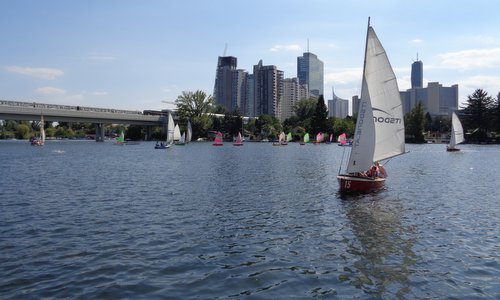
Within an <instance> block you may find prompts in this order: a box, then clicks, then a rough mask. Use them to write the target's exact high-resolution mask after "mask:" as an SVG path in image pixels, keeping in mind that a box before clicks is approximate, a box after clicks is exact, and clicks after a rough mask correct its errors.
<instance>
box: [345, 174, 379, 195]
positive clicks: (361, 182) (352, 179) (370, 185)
mask: <svg viewBox="0 0 500 300" xmlns="http://www.w3.org/2000/svg"><path fill="white" fill-rule="evenodd" d="M337 179H338V181H339V185H340V191H341V192H353V193H367V192H371V191H376V190H380V189H382V188H383V187H384V183H385V178H379V177H377V178H371V177H358V176H351V175H339V176H337Z"/></svg>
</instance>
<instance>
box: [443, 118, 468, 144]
mask: <svg viewBox="0 0 500 300" xmlns="http://www.w3.org/2000/svg"><path fill="white" fill-rule="evenodd" d="M463 142H464V129H463V128H462V123H461V122H460V119H459V118H458V116H457V114H456V113H455V112H452V113H451V135H450V144H449V145H448V147H446V151H449V152H454V151H460V149H458V148H455V146H456V145H458V144H460V143H463Z"/></svg>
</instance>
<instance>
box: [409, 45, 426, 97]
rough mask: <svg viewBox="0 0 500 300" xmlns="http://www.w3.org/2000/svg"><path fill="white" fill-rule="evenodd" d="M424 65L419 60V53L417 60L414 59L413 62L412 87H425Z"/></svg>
mask: <svg viewBox="0 0 500 300" xmlns="http://www.w3.org/2000/svg"><path fill="white" fill-rule="evenodd" d="M423 69H424V67H423V64H422V61H420V60H418V53H417V60H416V61H414V62H413V63H412V64H411V88H412V89H416V88H422V87H423V84H424V83H423V81H424V71H423Z"/></svg>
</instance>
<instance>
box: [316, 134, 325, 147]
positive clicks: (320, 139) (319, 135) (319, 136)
mask: <svg viewBox="0 0 500 300" xmlns="http://www.w3.org/2000/svg"><path fill="white" fill-rule="evenodd" d="M323 140H324V136H323V133H322V132H318V134H316V144H319V143H323Z"/></svg>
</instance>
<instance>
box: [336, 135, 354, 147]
mask: <svg viewBox="0 0 500 300" xmlns="http://www.w3.org/2000/svg"><path fill="white" fill-rule="evenodd" d="M337 142H338V145H339V146H352V145H351V143H350V142H349V141H348V140H347V136H346V134H345V133H342V134H341V135H339V137H338V138H337Z"/></svg>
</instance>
